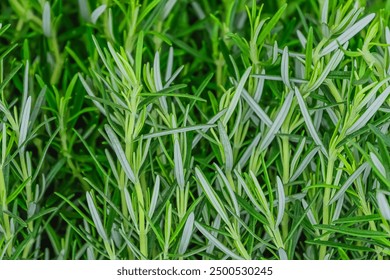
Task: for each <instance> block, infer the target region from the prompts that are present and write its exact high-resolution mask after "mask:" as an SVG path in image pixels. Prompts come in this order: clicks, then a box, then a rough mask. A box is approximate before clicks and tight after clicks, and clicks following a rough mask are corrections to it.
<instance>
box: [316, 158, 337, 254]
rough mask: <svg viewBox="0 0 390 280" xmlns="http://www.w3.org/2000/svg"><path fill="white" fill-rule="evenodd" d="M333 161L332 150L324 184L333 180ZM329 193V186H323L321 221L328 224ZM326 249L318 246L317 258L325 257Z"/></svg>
mask: <svg viewBox="0 0 390 280" xmlns="http://www.w3.org/2000/svg"><path fill="white" fill-rule="evenodd" d="M335 161H336V156H335V153H334V152H332V153H330V154H329V160H328V167H327V170H326V179H325V184H326V185H331V184H332V182H333V170H334V164H335ZM330 195H331V188H330V187H325V190H324V197H323V208H322V223H323V224H324V225H329V223H330V207H329V201H330ZM324 233H325V231H324V232H323V234H324ZM328 239H329V235H324V236H323V237H322V238H321V240H322V241H327V240H328ZM326 250H327V246H326V245H322V246H321V247H320V253H319V258H320V259H321V260H323V259H324V258H325V256H326Z"/></svg>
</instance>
